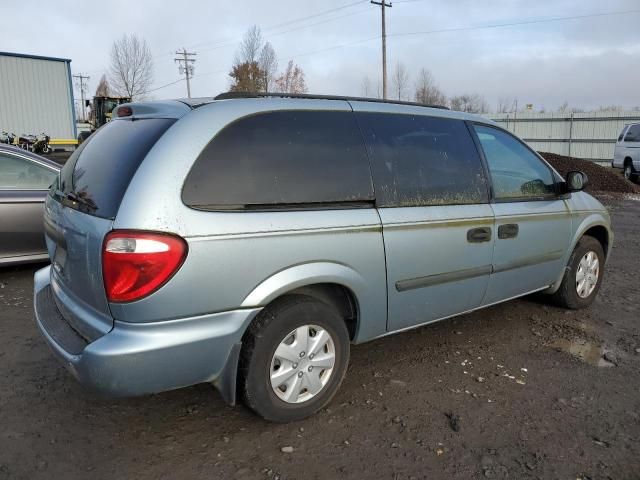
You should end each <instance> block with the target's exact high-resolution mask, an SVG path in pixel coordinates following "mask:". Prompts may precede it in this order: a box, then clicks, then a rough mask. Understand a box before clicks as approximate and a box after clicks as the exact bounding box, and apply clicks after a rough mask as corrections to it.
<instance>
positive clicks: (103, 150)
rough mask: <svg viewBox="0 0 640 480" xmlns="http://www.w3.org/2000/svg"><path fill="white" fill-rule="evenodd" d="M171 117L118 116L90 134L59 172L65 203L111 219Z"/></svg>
mask: <svg viewBox="0 0 640 480" xmlns="http://www.w3.org/2000/svg"><path fill="white" fill-rule="evenodd" d="M174 122H175V120H174V119H166V118H150V119H118V120H114V121H112V122H109V123H107V124H106V125H104V126H103V127H101V128H99V129H98V130H97V131H96V132H95V133H94V134H93V135H91V136H90V137H89V138H88V139H87V140H86V141H85V142H84V143H83V144H82V145H80V147H79V148H78V149H77V150H76V151H75V152H74V154H73V155H72V156H71V157H70V158H69V160H68V161H67V163H66V164H65V166H64V167H63V169H62V172H61V173H60V191H61V193H62V194H63V195H64V198H65V205H68V206H71V207H73V208H76V209H77V210H80V211H83V212H85V213H88V214H91V215H94V216H97V217H102V218H115V216H116V213H117V212H118V208H119V207H120V202H121V201H122V197H123V196H124V194H125V191H126V189H127V187H128V186H129V183H130V182H131V179H132V178H133V175H134V174H135V172H136V170H137V169H138V167H139V166H140V164H141V163H142V160H143V159H144V157H145V156H146V155H147V153H148V152H149V150H150V149H151V147H153V145H154V144H155V143H156V142H157V141H158V139H159V138H160V137H161V136H162V134H163V133H164V132H166V131H167V129H168V128H169V127H170V126H171V125H172V124H173V123H174Z"/></svg>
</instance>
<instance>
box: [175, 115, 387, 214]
mask: <svg viewBox="0 0 640 480" xmlns="http://www.w3.org/2000/svg"><path fill="white" fill-rule="evenodd" d="M373 198H374V196H373V185H372V180H371V173H370V169H369V160H368V158H367V154H366V150H365V147H364V142H363V139H362V136H361V134H360V130H359V129H358V124H357V122H356V119H355V117H354V115H353V113H352V112H340V111H313V110H284V111H272V112H265V113H258V114H254V115H251V116H247V117H243V118H241V119H239V120H237V121H235V122H233V123H231V124H229V125H227V126H226V127H225V128H223V129H222V131H220V132H219V133H218V134H217V135H216V136H215V137H214V138H213V140H211V142H209V144H208V145H207V146H206V147H205V149H204V150H203V151H202V153H201V154H200V156H199V157H198V158H197V160H196V161H195V163H194V165H193V167H192V169H191V171H190V172H189V175H188V176H187V179H186V181H185V184H184V187H183V190H182V200H183V202H184V203H185V204H186V205H188V206H190V207H193V208H197V209H202V210H230V209H231V210H242V209H273V208H276V209H277V208H280V209H281V208H315V207H323V208H351V207H354V208H355V207H360V206H364V207H366V206H372V202H373Z"/></svg>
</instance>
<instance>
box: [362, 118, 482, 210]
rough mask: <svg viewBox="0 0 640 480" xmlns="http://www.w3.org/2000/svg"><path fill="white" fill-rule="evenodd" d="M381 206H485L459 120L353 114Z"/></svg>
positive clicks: (474, 155)
mask: <svg viewBox="0 0 640 480" xmlns="http://www.w3.org/2000/svg"><path fill="white" fill-rule="evenodd" d="M357 115H358V120H359V122H360V124H361V126H362V128H363V132H364V135H365V141H366V143H367V147H368V148H369V150H370V154H371V161H372V170H373V177H374V184H375V188H376V204H377V205H378V206H381V207H415V206H430V205H464V204H474V203H488V201H489V198H488V197H489V196H488V186H487V182H486V178H485V175H484V170H483V168H482V161H481V159H480V156H479V155H478V151H477V149H476V147H475V144H474V142H473V139H472V137H471V135H470V133H469V131H468V129H467V126H466V125H465V124H464V122H463V121H461V120H455V119H448V118H440V117H429V116H424V115H410V114H394V113H370V112H361V113H358V114H357Z"/></svg>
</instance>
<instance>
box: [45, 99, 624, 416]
mask: <svg viewBox="0 0 640 480" xmlns="http://www.w3.org/2000/svg"><path fill="white" fill-rule="evenodd" d="M113 118H114V120H113V121H111V122H110V123H108V124H107V125H105V126H104V127H102V128H100V129H99V130H98V131H97V132H96V133H95V134H94V135H92V136H91V137H90V138H89V139H88V140H87V141H86V142H84V143H83V144H82V145H81V146H80V147H79V148H78V150H77V151H76V152H75V153H74V154H73V156H72V157H71V158H70V159H69V161H68V162H67V164H66V165H65V167H64V168H63V170H62V172H61V174H60V176H59V178H58V180H57V181H56V183H54V185H53V187H52V188H51V191H50V194H49V196H48V198H47V200H46V204H45V231H46V241H47V247H48V252H49V256H50V258H51V263H52V264H51V266H50V267H46V268H44V269H42V270H40V271H38V272H37V273H36V275H35V296H34V302H35V311H36V319H37V323H38V326H39V327H40V330H41V331H42V334H43V336H44V338H45V339H46V341H47V342H48V343H49V345H50V346H51V348H52V349H53V351H54V352H55V354H56V355H57V356H58V357H59V358H60V359H61V360H62V361H63V362H64V364H65V365H66V366H67V367H68V369H69V370H70V371H71V373H72V374H73V375H74V376H75V377H76V378H77V379H78V380H79V381H80V382H82V383H83V384H85V385H87V386H89V387H91V388H93V389H95V390H98V391H101V392H105V393H107V394H110V395H122V396H126V395H142V394H148V393H154V392H160V391H164V390H170V389H175V388H180V387H185V386H188V385H193V384H197V383H211V384H213V385H215V387H216V388H217V389H218V390H219V391H220V393H221V394H222V396H223V397H224V399H225V400H226V401H227V402H229V403H231V404H233V403H235V402H236V399H237V398H240V399H242V400H243V401H244V403H245V404H246V405H248V406H249V407H250V408H251V409H253V410H254V411H255V412H257V413H258V414H259V415H261V416H263V417H264V418H267V419H269V420H273V421H281V422H282V421H291V420H296V419H300V418H303V417H306V416H308V415H311V414H313V413H314V412H315V411H317V410H318V409H320V408H322V407H323V406H324V405H326V404H327V403H328V402H329V401H330V399H331V398H332V397H333V395H334V394H335V393H336V391H337V389H338V387H339V386H340V383H341V381H342V379H343V377H344V374H345V372H346V370H347V364H348V360H349V349H350V344H352V343H353V344H357V343H361V342H366V341H369V340H371V339H374V338H378V337H381V336H384V335H389V334H391V333H397V332H400V331H403V330H406V329H410V328H415V327H417V326H420V325H424V324H427V323H430V322H435V321H437V320H442V319H445V318H448V317H451V316H454V315H458V314H461V313H465V312H470V311H472V310H476V309H479V308H483V307H486V306H489V305H494V304H496V303H499V302H503V301H506V300H510V299H513V298H516V297H520V296H522V295H527V294H529V293H532V292H538V291H544V292H546V293H549V294H550V297H549V298H550V299H552V300H553V301H555V302H556V303H558V304H560V305H562V306H564V307H567V308H582V307H586V306H588V305H589V304H590V303H591V302H592V301H593V299H594V297H595V296H596V294H597V292H598V290H599V288H600V285H601V283H602V278H603V273H604V272H603V269H604V265H605V261H606V258H607V256H608V254H609V252H610V250H611V244H612V240H613V235H612V232H611V228H610V221H609V215H608V214H607V212H606V210H605V209H604V208H603V206H602V205H601V204H600V203H599V202H598V201H597V200H595V199H594V198H593V197H591V196H590V195H588V194H587V193H584V192H582V191H581V190H582V189H583V188H584V186H585V184H586V182H587V178H586V176H585V175H584V174H583V173H581V172H570V173H569V174H568V175H567V178H566V179H563V178H562V177H561V176H560V175H559V174H558V173H557V172H555V171H554V170H553V168H551V167H550V166H549V164H547V163H546V162H545V161H544V160H543V159H542V158H541V157H540V156H539V155H537V154H536V153H535V152H534V151H532V150H531V149H530V148H529V147H528V146H527V145H526V144H524V143H523V142H522V141H521V140H520V139H518V138H517V137H515V136H513V135H512V134H511V133H509V132H507V131H505V130H504V129H502V128H500V127H499V126H497V125H496V124H494V123H493V122H491V121H489V120H486V119H484V118H481V117H478V116H475V115H470V114H466V113H461V112H453V111H449V110H447V109H443V108H436V107H426V106H422V105H417V104H408V103H400V102H386V101H379V100H371V99H358V98H345V97H327V96H310V95H274V94H261V95H245V96H243V95H232V94H223V95H220V96H218V97H216V98H215V99H198V100H185V101H167V102H149V103H132V104H126V105H122V106H119V107H117V108H116V110H114V114H113Z"/></svg>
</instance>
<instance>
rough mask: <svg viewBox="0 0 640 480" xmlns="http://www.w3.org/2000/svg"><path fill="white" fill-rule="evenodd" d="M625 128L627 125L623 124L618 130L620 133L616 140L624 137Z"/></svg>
mask: <svg viewBox="0 0 640 480" xmlns="http://www.w3.org/2000/svg"><path fill="white" fill-rule="evenodd" d="M626 130H627V125H625V126H624V127H622V131H621V132H620V135H619V136H618V141H619V142H621V141H622V139H623V138H624V132H625V131H626Z"/></svg>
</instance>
